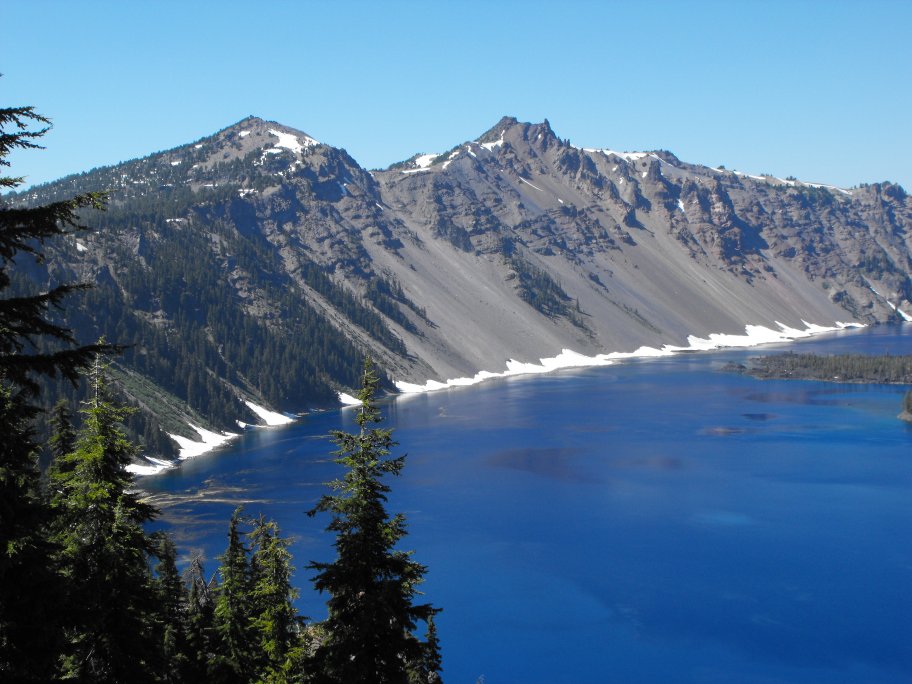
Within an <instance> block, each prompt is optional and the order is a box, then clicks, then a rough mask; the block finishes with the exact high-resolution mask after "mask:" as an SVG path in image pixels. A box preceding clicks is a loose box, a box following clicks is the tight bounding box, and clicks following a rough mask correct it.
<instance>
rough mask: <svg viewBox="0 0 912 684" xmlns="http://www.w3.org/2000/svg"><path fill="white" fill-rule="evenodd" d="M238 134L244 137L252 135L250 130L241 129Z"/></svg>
mask: <svg viewBox="0 0 912 684" xmlns="http://www.w3.org/2000/svg"><path fill="white" fill-rule="evenodd" d="M238 135H239V136H240V137H242V138H246V137H247V136H248V135H250V131H241V132H240V133H238Z"/></svg>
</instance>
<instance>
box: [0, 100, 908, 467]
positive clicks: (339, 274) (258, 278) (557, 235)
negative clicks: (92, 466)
mask: <svg viewBox="0 0 912 684" xmlns="http://www.w3.org/2000/svg"><path fill="white" fill-rule="evenodd" d="M98 189H106V190H108V191H109V192H110V193H111V194H110V208H109V210H108V211H107V212H106V213H105V214H102V215H93V216H92V217H91V218H90V221H91V223H92V225H93V226H95V227H97V229H96V230H94V231H93V232H92V234H89V235H82V236H79V237H78V238H73V239H72V240H70V241H69V242H68V243H65V244H61V245H57V246H53V247H51V248H50V249H49V252H48V259H47V261H46V262H45V263H44V264H41V265H23V267H22V268H21V269H20V270H19V272H18V273H17V278H18V285H17V286H18V287H21V288H23V289H24V290H25V289H28V288H30V287H32V288H34V287H44V286H47V285H48V284H52V283H54V282H60V281H71V280H73V279H76V280H85V281H89V282H93V283H95V284H96V285H97V288H96V289H95V290H94V291H92V292H91V293H89V294H88V295H87V296H86V299H85V301H84V302H83V305H82V307H81V308H80V311H79V314H78V317H77V328H78V330H79V332H80V334H81V335H82V336H83V337H86V336H90V335H91V336H97V335H99V334H105V335H106V336H107V337H108V338H109V339H113V340H117V341H120V342H124V343H127V344H131V345H132V346H131V348H130V350H129V351H128V352H127V354H126V355H125V356H124V358H123V359H122V360H121V361H120V362H119V363H120V366H121V368H122V371H123V374H124V377H125V378H126V377H133V378H144V379H145V380H146V381H148V382H146V383H143V382H139V381H136V382H132V383H130V382H126V383H125V388H126V390H127V393H128V394H129V395H130V396H132V397H133V398H134V400H135V401H136V402H137V403H139V404H140V405H142V406H143V408H145V409H148V411H146V413H145V415H147V416H148V419H147V421H146V424H145V425H142V426H140V429H141V431H142V432H143V433H144V434H145V435H146V442H147V445H148V446H149V447H150V449H153V448H154V447H155V445H156V444H157V445H158V446H159V447H160V446H161V443H162V442H161V440H157V441H156V440H155V439H154V437H153V436H154V435H155V434H163V432H162V431H163V430H165V431H169V432H174V433H179V434H183V435H185V436H190V437H193V436H195V435H194V433H193V432H192V431H191V430H189V429H188V428H187V427H186V425H185V422H186V421H189V420H191V419H192V420H197V421H199V420H200V419H203V420H204V421H205V422H206V423H207V424H208V425H210V426H214V427H217V428H220V429H229V428H231V427H232V426H233V425H234V421H235V420H236V419H241V420H242V421H244V422H255V420H256V417H255V416H253V415H252V414H251V413H250V411H249V409H247V407H246V405H245V404H244V401H245V400H252V401H254V402H255V403H258V404H264V405H267V406H269V407H271V408H273V409H277V410H282V411H290V412H298V411H302V410H306V409H308V408H310V407H314V406H328V405H331V404H333V402H334V398H335V393H336V392H337V391H339V390H345V389H346V388H350V387H354V386H356V385H357V384H358V382H357V378H356V377H355V374H356V373H357V369H358V367H359V365H360V359H361V357H362V356H363V355H364V354H366V353H370V354H372V355H373V356H374V357H375V358H377V359H378V362H379V363H380V365H381V367H382V368H384V369H385V371H386V373H387V378H388V380H389V379H396V380H406V381H412V382H424V381H425V380H427V379H429V378H436V379H443V378H446V377H455V376H462V375H472V374H474V373H475V372H476V371H478V370H480V369H488V370H501V369H502V368H503V367H504V364H505V362H506V361H507V360H508V359H511V358H516V359H518V360H523V361H536V360H537V359H539V358H540V357H543V356H552V355H554V354H556V353H558V352H559V351H560V350H561V349H563V348H571V349H574V350H575V351H578V352H582V353H585V354H594V353H599V352H609V351H631V350H633V349H636V348H637V347H639V346H641V345H644V344H648V345H662V344H666V343H670V344H685V343H686V342H685V340H686V338H687V336H688V335H690V334H698V335H705V334H707V333H711V332H724V333H743V331H744V326H745V324H748V323H751V324H761V325H768V326H771V327H774V326H775V323H776V322H780V323H782V324H784V325H788V326H791V327H796V328H803V327H804V325H803V323H802V321H810V322H814V323H819V324H826V325H831V324H832V323H833V322H835V321H845V320H856V321H860V322H865V323H873V322H886V321H891V320H897V318H898V316H899V315H900V314H899V313H897V311H896V310H895V309H894V307H898V308H899V309H900V310H905V311H907V312H912V304H910V298H912V296H910V295H912V293H910V284H909V276H908V274H909V272H910V270H912V263H910V243H909V229H910V227H912V200H910V199H909V198H908V196H907V195H906V194H905V192H904V191H903V189H902V188H900V187H899V186H896V185H892V184H889V183H882V184H874V185H866V186H863V187H859V188H853V189H851V190H844V189H839V188H830V187H825V186H815V185H809V184H805V183H801V182H799V181H796V180H794V179H784V180H783V179H776V178H772V177H768V176H748V175H745V174H740V173H737V172H730V171H726V170H722V169H709V168H707V167H702V166H698V165H693V164H687V163H685V162H682V161H680V160H679V159H677V158H676V157H675V156H674V155H673V154H671V153H669V152H663V151H657V152H650V153H620V152H612V151H610V150H597V149H580V148H577V147H573V146H571V145H570V144H569V143H568V142H567V141H563V140H561V139H560V138H558V137H557V136H556V135H555V133H554V132H553V131H552V129H551V127H550V125H549V124H548V122H547V121H545V122H543V123H541V124H528V123H520V122H518V121H516V120H515V119H512V118H504V119H502V120H501V121H500V122H499V123H498V124H497V125H496V126H494V127H493V128H492V129H491V130H490V131H488V132H487V133H485V134H484V135H482V136H481V137H480V138H478V139H477V140H475V141H470V142H467V143H463V144H460V145H458V146H457V147H455V148H453V149H452V150H450V151H448V152H445V153H443V154H439V155H427V154H425V155H416V156H414V157H412V158H411V159H410V160H408V161H406V162H402V163H400V164H396V165H393V166H392V167H390V168H389V169H386V170H383V171H379V170H377V171H374V172H369V171H367V170H365V169H363V168H361V167H360V166H359V165H358V164H357V162H356V161H355V160H353V159H352V158H351V157H350V156H349V155H348V154H347V153H346V152H345V151H344V150H341V149H336V148H333V147H331V146H328V145H323V144H321V143H319V142H318V141H316V140H314V139H313V138H311V137H309V136H307V135H306V134H304V133H302V132H300V131H296V130H294V129H290V128H287V127H285V126H282V125H280V124H276V123H272V122H267V121H263V120H261V119H257V118H255V117H250V118H248V119H245V120H243V121H241V122H239V123H237V124H235V125H234V126H231V127H229V128H226V129H224V130H223V131H220V132H219V133H217V134H215V135H214V136H210V137H208V138H204V139H201V140H199V141H197V142H195V143H191V144H188V145H185V146H182V147H179V148H175V149H173V150H168V151H165V152H160V153H156V154H153V155H150V156H149V157H146V158H143V159H138V160H134V161H130V162H126V163H123V164H119V165H116V166H112V167H106V168H102V169H95V170H93V171H90V172H87V173H85V174H81V175H78V176H70V177H67V178H65V179H62V180H60V181H57V182H55V183H51V184H48V185H45V186H40V187H37V188H33V189H31V190H29V191H28V192H26V193H20V194H18V195H10V196H7V198H6V201H10V202H12V203H28V204H34V203H40V202H46V201H49V200H51V199H55V198H60V197H66V196H70V195H72V194H75V193H77V192H85V191H89V190H98ZM388 380H387V381H388ZM142 386H146V387H157V388H159V390H161V391H160V392H152V393H151V394H150V392H149V391H143V390H142V389H141V387H142ZM152 395H154V396H152ZM162 397H168V399H167V401H166V403H167V404H168V407H169V409H168V410H160V409H158V408H156V406H157V405H158V404H160V403H161V402H163V401H165V400H164V399H162ZM163 416H168V417H167V418H163ZM158 450H159V451H161V450H164V449H161V448H159V449H158Z"/></svg>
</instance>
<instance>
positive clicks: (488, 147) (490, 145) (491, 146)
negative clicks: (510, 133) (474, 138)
mask: <svg viewBox="0 0 912 684" xmlns="http://www.w3.org/2000/svg"><path fill="white" fill-rule="evenodd" d="M506 132H507V129H506V128H505V129H503V130H502V131H501V132H500V139H499V140H495V141H494V142H486V143H479V144H480V145H481V146H482V147H483V148H485V149H486V150H487V151H488V152H493V151H494V148H495V147H500V146H501V145H503V144H504V133H506Z"/></svg>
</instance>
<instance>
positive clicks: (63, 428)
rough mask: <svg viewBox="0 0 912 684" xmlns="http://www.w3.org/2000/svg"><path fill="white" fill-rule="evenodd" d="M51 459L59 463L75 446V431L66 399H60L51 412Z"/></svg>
mask: <svg viewBox="0 0 912 684" xmlns="http://www.w3.org/2000/svg"><path fill="white" fill-rule="evenodd" d="M50 423H51V430H52V431H53V432H52V434H51V439H50V442H49V443H48V445H49V446H50V448H51V457H52V458H53V459H54V461H60V460H62V459H63V457H64V456H66V455H67V454H69V453H71V452H72V451H73V449H74V448H75V446H76V430H75V429H74V428H73V416H72V414H71V413H70V405H69V404H68V403H67V400H66V399H61V400H60V401H58V402H57V403H56V404H54V408H53V409H52V410H51V421H50Z"/></svg>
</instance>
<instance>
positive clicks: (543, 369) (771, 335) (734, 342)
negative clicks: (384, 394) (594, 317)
mask: <svg viewBox="0 0 912 684" xmlns="http://www.w3.org/2000/svg"><path fill="white" fill-rule="evenodd" d="M801 322H802V323H804V325H805V329H804V330H799V329H797V328H791V327H789V326H787V325H784V324H782V323H780V322H779V321H775V324H776V325H778V326H779V328H780V329H779V330H773V329H772V328H768V327H766V326H762V325H750V324H747V325H745V326H744V331H745V334H744V335H732V334H727V333H710V334H709V335H708V336H707V337H697V336H696V335H688V337H687V342H688V346H686V347H681V346H676V345H671V344H665V345H663V346H662V347H661V348H656V347H647V346H643V347H640V348H639V349H637V350H636V351H633V352H610V353H607V354H596V355H595V356H585V355H583V354H580V353H578V352H575V351H573V350H572V349H563V350H561V353H560V354H558V355H557V356H552V357H547V358H541V359H539V363H538V364H535V363H528V362H522V361H517V360H515V359H510V360H508V361H507V369H506V370H505V371H501V372H493V371H486V370H482V371H479V372H478V373H476V374H475V375H474V376H472V377H471V378H469V377H462V378H451V379H447V380H446V381H444V382H441V381H439V380H428V381H427V382H426V383H425V384H424V385H418V384H415V383H409V382H404V381H401V380H400V381H397V382H395V383H394V384H395V385H396V389H398V390H399V392H400V395H410V394H424V393H427V392H436V391H438V390H442V389H450V388H452V387H468V386H471V385H477V384H478V383H481V382H484V381H485V380H491V379H493V378H509V377H515V376H519V375H532V374H543V373H550V372H552V371H556V370H561V369H564V368H584V367H588V366H610V365H611V364H612V363H614V362H615V361H623V360H626V359H647V358H658V357H665V356H674V355H675V354H679V353H688V352H700V351H715V350H718V349H732V348H739V347H740V348H749V347H758V346H760V345H763V344H775V343H777V342H792V341H794V340H798V339H804V338H808V337H813V336H815V335H821V334H824V333H831V332H839V331H841V330H847V329H851V328H863V327H865V326H864V324H862V323H854V322H850V323H843V322H840V321H836V323H835V325H834V326H822V325H817V324H815V323H808V322H807V321H805V320H802V321H801Z"/></svg>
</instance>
